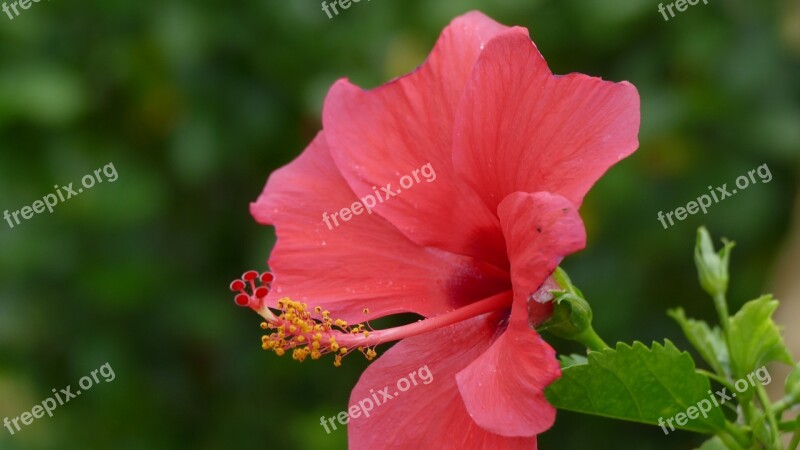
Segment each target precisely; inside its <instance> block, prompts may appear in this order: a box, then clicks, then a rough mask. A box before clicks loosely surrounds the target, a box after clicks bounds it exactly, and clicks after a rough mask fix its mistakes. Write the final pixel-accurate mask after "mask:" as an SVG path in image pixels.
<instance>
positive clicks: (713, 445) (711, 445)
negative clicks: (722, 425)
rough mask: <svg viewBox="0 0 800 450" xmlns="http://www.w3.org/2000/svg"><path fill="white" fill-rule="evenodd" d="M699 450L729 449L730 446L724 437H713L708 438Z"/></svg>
mask: <svg viewBox="0 0 800 450" xmlns="http://www.w3.org/2000/svg"><path fill="white" fill-rule="evenodd" d="M697 450H729V449H728V447H727V446H726V445H725V444H724V443H723V442H722V439H720V438H718V437H716V436H715V437H713V438H711V439H709V440H707V441H706V442H705V443H704V444H703V446H702V447H700V448H698V449H697Z"/></svg>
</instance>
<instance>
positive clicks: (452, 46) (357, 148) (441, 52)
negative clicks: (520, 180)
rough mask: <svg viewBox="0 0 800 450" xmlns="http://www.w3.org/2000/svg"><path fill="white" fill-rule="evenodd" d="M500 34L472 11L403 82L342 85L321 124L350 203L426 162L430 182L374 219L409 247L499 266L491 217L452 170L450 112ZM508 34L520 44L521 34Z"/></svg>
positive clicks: (498, 241) (501, 257) (502, 261)
mask: <svg viewBox="0 0 800 450" xmlns="http://www.w3.org/2000/svg"><path fill="white" fill-rule="evenodd" d="M504 30H509V29H508V28H507V27H504V26H502V25H499V24H498V23H496V22H494V21H493V20H492V19H490V18H488V17H486V16H484V15H483V14H481V13H478V12H472V13H469V14H466V15H464V16H462V17H459V18H457V19H455V20H454V21H453V22H452V23H451V24H450V25H449V26H448V27H447V28H446V29H445V30H444V32H443V33H442V35H441V37H440V38H439V40H438V42H437V43H436V46H435V48H434V49H433V51H432V52H431V55H430V57H429V58H428V61H427V62H426V63H425V64H424V65H423V66H421V67H420V68H419V69H418V70H417V71H415V72H413V73H411V74H410V75H407V76H404V77H402V78H399V79H397V80H394V81H392V82H390V83H388V84H386V85H383V86H381V87H379V88H377V89H374V90H370V91H364V90H362V89H360V88H358V87H357V86H354V85H352V84H351V83H349V82H348V81H346V80H340V81H339V82H337V83H336V84H335V85H334V86H333V87H332V88H331V90H330V92H329V93H328V97H327V99H326V101H325V108H324V111H323V124H324V129H325V133H326V136H327V139H328V143H329V144H330V145H331V154H332V155H333V158H334V160H335V161H336V164H337V166H338V167H339V169H340V170H341V171H342V174H343V175H344V177H345V179H346V180H347V182H348V184H349V185H350V186H351V187H352V188H353V191H354V192H356V194H358V196H359V197H363V196H366V195H369V194H372V193H373V192H374V190H375V188H376V187H377V189H379V190H380V189H381V187H383V186H385V185H386V184H387V183H390V184H391V187H390V189H391V190H392V191H397V190H398V189H399V180H400V178H401V177H402V176H404V175H411V174H412V173H413V171H414V170H416V169H419V168H420V167H422V166H424V165H426V164H428V163H430V164H431V167H432V168H433V170H434V172H435V174H436V178H435V180H434V181H431V182H426V181H425V179H424V178H422V177H420V181H419V182H418V183H414V184H413V185H411V186H410V187H409V188H408V189H403V192H402V195H397V196H395V197H391V198H389V199H387V200H386V201H385V202H384V203H382V204H379V205H378V206H377V207H376V208H375V210H376V211H377V212H378V214H380V215H381V216H383V217H385V218H387V219H388V220H389V221H390V222H391V223H392V224H394V225H395V226H396V227H397V228H398V229H399V230H400V231H401V232H402V233H403V234H405V235H406V236H407V237H408V238H409V239H411V240H412V241H414V242H416V243H418V244H420V245H424V246H429V247H436V248H439V249H443V250H446V251H449V252H452V253H456V254H462V255H468V256H474V257H477V258H480V259H482V260H484V261H487V262H490V263H493V264H495V265H497V266H498V267H502V268H505V267H507V259H506V256H505V253H504V252H503V248H504V245H503V240H502V235H501V232H500V227H499V224H498V222H497V218H496V217H495V215H494V211H495V209H494V208H487V207H486V206H485V205H484V204H483V203H482V202H481V200H480V198H479V196H478V195H477V194H476V193H475V192H474V191H473V190H472V189H471V188H470V187H469V186H467V185H466V183H465V182H464V181H463V180H460V179H459V178H458V177H457V176H456V174H455V171H454V169H453V163H452V133H453V119H454V116H455V108H456V106H457V104H458V102H459V99H460V97H461V95H462V90H463V87H464V84H465V83H466V80H467V78H468V76H469V74H470V72H471V70H472V67H473V65H474V63H475V61H476V59H477V58H478V55H479V54H480V52H481V49H482V48H483V46H484V45H485V44H486V42H488V41H489V40H490V39H491V38H492V37H493V36H495V35H497V34H498V33H501V32H503V31H504ZM509 32H510V33H514V34H520V35H525V31H524V30H523V29H517V28H515V29H511V31H509Z"/></svg>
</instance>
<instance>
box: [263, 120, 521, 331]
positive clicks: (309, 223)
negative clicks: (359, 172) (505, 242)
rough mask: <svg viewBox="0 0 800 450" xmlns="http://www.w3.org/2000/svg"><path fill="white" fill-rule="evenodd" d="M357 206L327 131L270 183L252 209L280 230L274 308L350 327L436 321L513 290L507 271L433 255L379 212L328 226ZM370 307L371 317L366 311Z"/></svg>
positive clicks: (275, 254) (435, 252) (273, 266)
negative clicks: (320, 315) (317, 311)
mask: <svg viewBox="0 0 800 450" xmlns="http://www.w3.org/2000/svg"><path fill="white" fill-rule="evenodd" d="M355 200H356V197H355V195H354V194H353V192H352V191H351V190H350V188H349V187H348V186H347V183H345V181H344V179H343V178H342V176H341V174H340V173H339V172H338V170H337V169H336V166H335V165H334V164H333V161H332V160H331V157H330V154H329V153H328V148H327V145H326V143H325V137H324V136H323V134H322V133H321V134H320V135H319V136H317V138H316V139H315V140H314V141H313V142H312V143H311V145H310V146H309V147H308V148H307V149H306V151H305V152H303V154H302V155H300V156H299V157H298V158H297V159H296V160H295V161H293V162H292V163H290V164H289V165H288V166H286V167H284V168H282V169H280V170H278V171H276V172H275V173H273V174H272V176H271V177H270V179H269V181H268V183H267V186H266V188H265V189H264V192H263V193H262V195H261V196H260V197H259V199H258V200H257V201H256V202H255V203H253V204H252V205H251V212H252V214H253V216H254V217H255V218H256V220H258V221H259V222H261V223H263V224H272V225H275V226H276V229H277V235H278V241H277V243H276V245H275V249H274V250H273V252H272V255H271V256H270V261H269V263H270V267H271V269H272V271H273V273H274V274H275V280H274V281H273V282H272V283H271V285H272V290H271V292H270V294H269V296H268V297H267V304H273V305H274V304H275V303H276V301H277V299H279V298H282V297H286V296H288V297H291V298H292V299H293V300H296V301H301V302H306V303H308V304H309V306H311V307H314V306H322V307H324V308H326V309H329V310H330V311H331V314H332V315H333V316H334V317H336V318H341V319H344V320H346V321H348V322H354V321H355V322H361V321H363V320H365V319H371V318H374V317H379V316H384V315H388V314H395V313H401V312H416V313H418V314H421V315H424V316H429V315H434V314H437V313H441V312H444V311H448V310H451V309H453V308H456V307H458V306H461V305H463V304H465V303H469V302H471V301H475V300H479V299H482V298H485V297H488V296H489V295H492V294H495V293H497V292H502V291H503V290H507V289H509V281H508V280H509V278H508V273H507V272H502V271H498V270H497V269H494V268H492V267H490V266H488V265H486V264H485V263H481V262H476V261H474V260H472V259H471V258H467V257H462V256H457V255H453V254H449V253H446V252H443V251H439V250H436V249H430V248H428V249H426V248H423V247H420V246H418V245H416V244H414V243H413V242H411V241H409V240H408V239H407V238H406V237H405V236H403V235H402V234H401V233H400V232H398V231H397V229H395V228H394V227H393V226H392V225H391V224H389V223H388V222H387V221H386V220H384V219H383V218H381V217H380V216H378V215H377V214H371V215H370V214H368V213H367V212H366V211H365V212H363V213H362V214H361V215H358V216H353V217H352V218H351V219H350V220H349V221H348V222H342V221H341V220H339V224H340V226H338V227H334V224H333V222H332V221H329V222H330V223H331V228H332V229H329V227H328V226H326V225H325V223H324V222H323V219H322V213H323V212H326V211H327V212H328V214H329V215H330V214H331V212H333V211H336V210H338V209H340V208H344V207H348V206H350V205H352V204H353V202H354V201H355ZM364 308H368V309H369V315H366V316H365V315H364V314H363V309H364Z"/></svg>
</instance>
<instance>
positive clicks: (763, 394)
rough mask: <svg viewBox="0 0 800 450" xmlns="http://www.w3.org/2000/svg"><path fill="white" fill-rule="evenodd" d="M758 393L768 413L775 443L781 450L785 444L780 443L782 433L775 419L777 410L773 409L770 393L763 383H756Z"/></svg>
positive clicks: (765, 411)
mask: <svg viewBox="0 0 800 450" xmlns="http://www.w3.org/2000/svg"><path fill="white" fill-rule="evenodd" d="M756 395H758V401H759V402H761V406H762V407H763V408H764V414H766V415H767V421H768V422H769V428H770V430H771V431H772V442H773V445H776V446H777V448H778V449H779V450H782V449H783V445H781V443H780V442H781V439H780V437H781V433H780V431H779V430H778V421H777V419H775V412H774V411H773V410H772V402H771V401H770V399H769V395H767V390H766V389H764V386H763V385H761V384H758V385H756Z"/></svg>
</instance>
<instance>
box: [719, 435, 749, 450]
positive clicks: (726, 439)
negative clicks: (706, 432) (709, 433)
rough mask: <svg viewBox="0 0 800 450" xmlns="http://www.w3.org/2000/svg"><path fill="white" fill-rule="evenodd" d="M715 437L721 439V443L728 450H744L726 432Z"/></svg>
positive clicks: (743, 447)
mask: <svg viewBox="0 0 800 450" xmlns="http://www.w3.org/2000/svg"><path fill="white" fill-rule="evenodd" d="M717 436H719V438H720V439H722V442H723V443H724V444H725V447H727V448H728V449H729V450H745V446H742V445H740V444H741V443H740V442H739V441H737V440H736V439H735V438H734V437H733V436H732V435H730V434H728V433H727V432H724V431H723V432H721V433H719V434H718V435H717Z"/></svg>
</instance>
